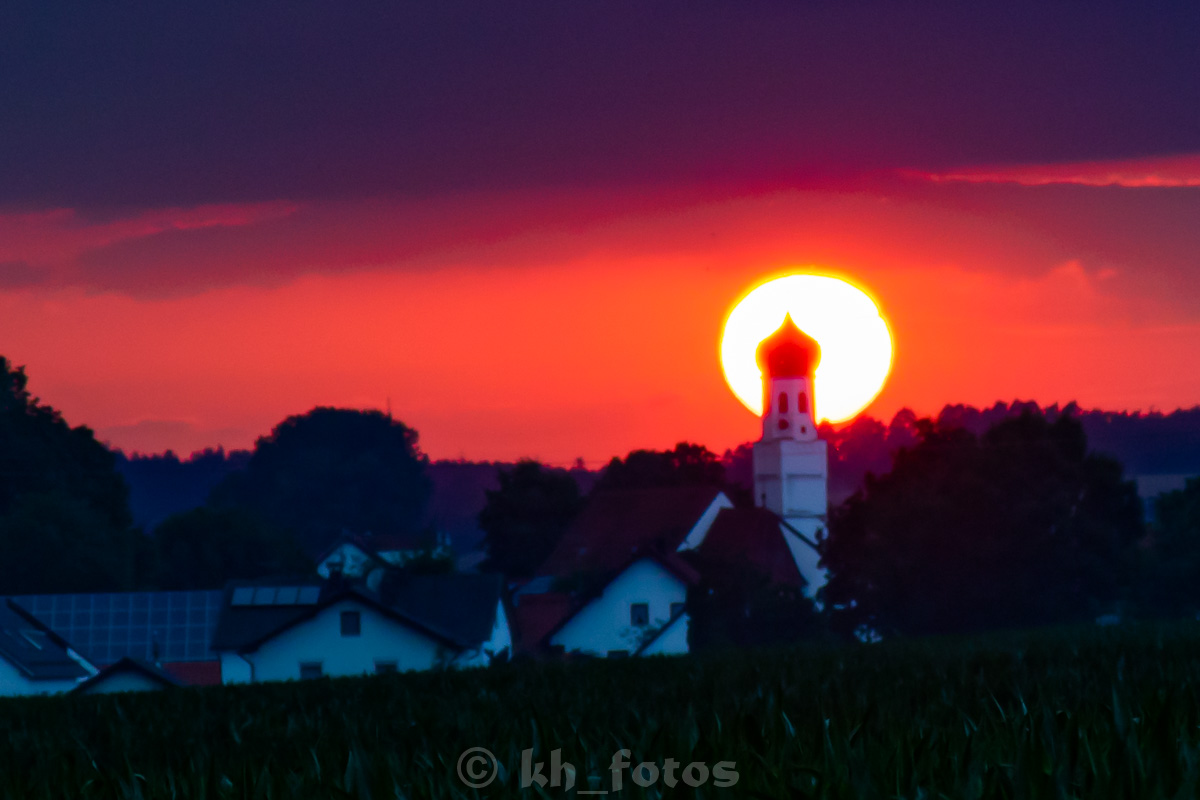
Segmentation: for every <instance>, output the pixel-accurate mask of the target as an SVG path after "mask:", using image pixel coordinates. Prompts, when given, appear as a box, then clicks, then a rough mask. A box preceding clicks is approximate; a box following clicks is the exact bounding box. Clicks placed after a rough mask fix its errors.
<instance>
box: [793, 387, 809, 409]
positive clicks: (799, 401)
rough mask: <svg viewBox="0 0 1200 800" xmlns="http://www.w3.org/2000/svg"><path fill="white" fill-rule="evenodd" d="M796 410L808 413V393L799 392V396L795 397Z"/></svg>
mask: <svg viewBox="0 0 1200 800" xmlns="http://www.w3.org/2000/svg"><path fill="white" fill-rule="evenodd" d="M796 410H797V411H799V412H800V413H801V414H808V413H809V410H808V395H807V394H805V393H804V392H801V393H800V396H799V397H798V398H796Z"/></svg>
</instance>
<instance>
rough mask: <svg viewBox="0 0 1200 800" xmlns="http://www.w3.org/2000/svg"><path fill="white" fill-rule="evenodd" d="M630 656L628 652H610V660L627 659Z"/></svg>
mask: <svg viewBox="0 0 1200 800" xmlns="http://www.w3.org/2000/svg"><path fill="white" fill-rule="evenodd" d="M628 656H629V651H628V650H609V651H608V657H609V658H626V657H628Z"/></svg>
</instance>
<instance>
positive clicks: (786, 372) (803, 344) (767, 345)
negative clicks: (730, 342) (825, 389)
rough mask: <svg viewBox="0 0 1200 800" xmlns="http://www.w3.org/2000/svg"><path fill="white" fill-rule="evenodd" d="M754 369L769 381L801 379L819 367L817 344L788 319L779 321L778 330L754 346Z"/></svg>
mask: <svg viewBox="0 0 1200 800" xmlns="http://www.w3.org/2000/svg"><path fill="white" fill-rule="evenodd" d="M757 360H758V368H759V369H761V370H762V371H763V375H764V376H766V377H770V378H803V377H805V376H808V375H812V374H813V373H814V372H816V370H817V364H820V363H821V346H820V345H819V344H817V340H816V339H814V338H812V337H811V336H809V335H808V334H806V333H805V332H804V331H802V330H800V329H799V328H798V327H796V323H795V322H794V321H792V315H791V314H788V315H787V316H786V317H784V318H783V324H782V325H780V326H779V330H777V331H775V332H774V333H772V334H771V335H770V336H768V337H767V338H765V339H763V340H762V342H761V343H760V344H759V345H758V353H757Z"/></svg>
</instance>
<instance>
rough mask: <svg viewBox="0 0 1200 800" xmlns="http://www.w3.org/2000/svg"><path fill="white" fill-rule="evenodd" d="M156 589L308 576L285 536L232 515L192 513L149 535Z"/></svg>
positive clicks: (308, 566)
mask: <svg viewBox="0 0 1200 800" xmlns="http://www.w3.org/2000/svg"><path fill="white" fill-rule="evenodd" d="M154 546H155V553H156V556H157V568H158V570H157V579H156V580H155V584H156V586H157V587H158V588H159V589H220V588H221V587H222V586H224V585H225V582H226V581H228V580H231V579H234V578H239V579H248V578H260V577H267V576H282V575H302V574H310V573H311V572H312V571H313V569H314V566H313V563H312V561H311V560H310V559H308V558H306V557H305V556H304V554H303V553H302V552H301V551H300V549H299V548H298V547H297V546H296V543H295V542H294V541H293V540H292V538H291V537H290V536H287V535H286V534H283V533H281V532H280V531H278V530H276V529H274V528H272V527H271V526H270V525H268V524H266V523H264V522H262V521H261V520H259V519H256V518H255V517H254V516H252V515H251V514H249V513H248V512H246V511H243V510H238V509H232V510H231V509H222V510H213V509H210V508H196V509H193V510H191V511H185V512H183V513H181V514H176V515H174V516H171V517H168V518H167V519H166V520H165V521H164V522H163V523H162V524H161V525H159V526H158V528H157V529H155V531H154Z"/></svg>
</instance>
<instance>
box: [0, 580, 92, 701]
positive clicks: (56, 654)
mask: <svg viewBox="0 0 1200 800" xmlns="http://www.w3.org/2000/svg"><path fill="white" fill-rule="evenodd" d="M35 642H36V644H35ZM69 649H70V645H69V644H67V642H66V640H65V639H63V638H62V637H61V636H59V635H58V634H56V633H54V631H52V630H50V628H48V627H46V626H45V625H44V624H43V623H42V622H41V621H40V620H38V618H37V617H35V616H33V615H32V614H30V613H29V612H28V611H26V610H25V609H23V608H21V606H20V605H18V604H17V603H14V602H13V601H12V600H10V599H8V598H5V599H4V601H3V602H0V658H3V659H4V660H5V661H7V662H9V663H10V664H12V665H13V666H14V667H16V668H17V670H19V671H20V672H21V674H23V675H24V676H25V677H27V678H29V679H30V680H35V681H41V680H47V681H48V680H70V679H72V678H83V677H86V676H87V675H88V674H89V671H88V670H87V669H86V668H84V666H83V665H82V664H80V663H79V662H78V661H77V660H75V659H74V658H72V657H71V655H70V654H69V653H68V652H67V651H68V650H69Z"/></svg>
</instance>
